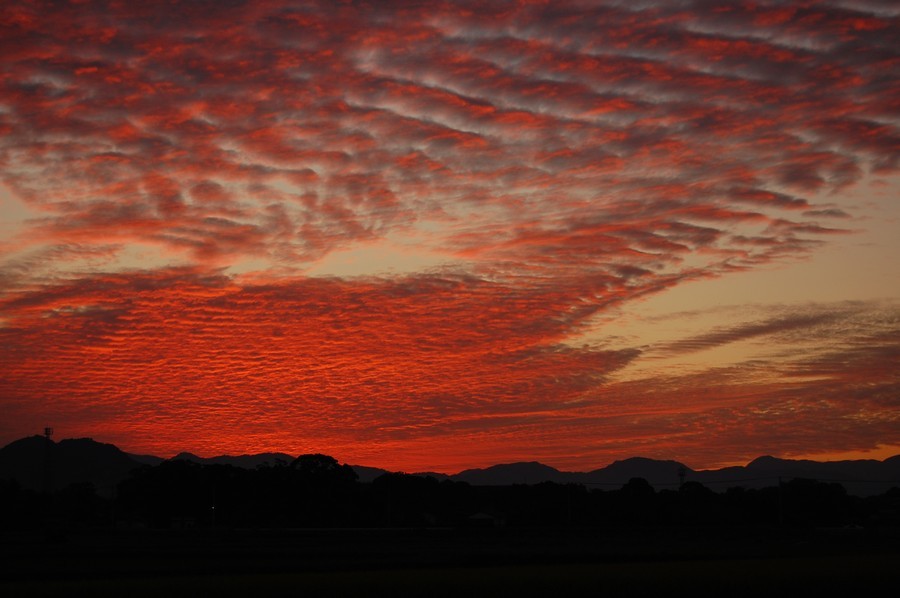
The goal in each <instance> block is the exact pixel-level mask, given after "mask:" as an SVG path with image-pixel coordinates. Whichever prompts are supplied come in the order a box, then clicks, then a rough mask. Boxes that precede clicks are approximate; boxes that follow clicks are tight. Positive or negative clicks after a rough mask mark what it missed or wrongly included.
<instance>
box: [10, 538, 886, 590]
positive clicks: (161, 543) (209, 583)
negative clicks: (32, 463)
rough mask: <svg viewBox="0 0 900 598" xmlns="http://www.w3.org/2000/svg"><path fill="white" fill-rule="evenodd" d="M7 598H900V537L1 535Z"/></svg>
mask: <svg viewBox="0 0 900 598" xmlns="http://www.w3.org/2000/svg"><path fill="white" fill-rule="evenodd" d="M0 557H2V564H0V594H2V595H3V596H54V597H59V596H77V595H83V596H129V597H133V598H138V597H141V596H163V597H164V598H169V597H174V596H261V595H279V596H280V595H288V596H294V595H296V596H345V595H355V596H488V595H491V596H496V595H499V596H546V595H551V596H552V595H555V596H568V595H579V596H584V595H587V596H595V595H597V596H599V595H605V596H673V595H675V596H759V595H761V594H768V595H772V596H780V595H792V594H793V595H797V594H801V595H810V594H812V593H819V592H821V593H827V594H829V595H835V592H840V593H844V592H846V593H852V594H853V595H854V596H868V595H874V594H875V592H879V593H880V592H882V591H883V592H884V593H885V595H893V592H894V591H895V590H896V588H897V587H900V531H898V530H894V529H884V528H881V529H878V530H863V529H818V530H816V529H782V528H764V527H755V528H746V527H744V528H720V527H718V528H672V527H667V528H639V529H635V528H630V529H609V528H607V529H583V528H582V529H568V528H552V529H513V528H500V529H412V530H407V529H328V530H277V531H275V530H273V531H267V530H180V531H179V530H152V531H151V530H137V531H125V530H105V531H104V530H94V531H91V530H81V531H68V532H66V533H62V532H59V531H54V532H51V533H47V532H22V533H14V534H13V533H4V534H0Z"/></svg>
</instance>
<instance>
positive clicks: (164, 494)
mask: <svg viewBox="0 0 900 598" xmlns="http://www.w3.org/2000/svg"><path fill="white" fill-rule="evenodd" d="M0 518H2V519H0V521H2V526H3V528H4V529H28V528H35V527H38V526H41V525H46V524H47V522H48V521H49V522H52V523H57V524H65V525H76V526H93V527H133V528H162V529H165V528H169V529H171V528H309V527H314V528H319V527H324V528H331V527H435V526H440V527H446V526H449V527H496V526H511V527H529V526H581V527H592V526H593V527H596V526H605V527H610V526H612V527H615V526H679V525H681V526H683V525H693V526H715V525H734V526H757V525H784V526H817V527H818V526H826V527H845V526H861V527H871V526H896V525H898V524H900V488H896V487H895V488H892V489H891V490H889V491H887V492H885V493H883V494H881V495H877V496H871V497H865V498H863V497H858V496H851V495H848V494H847V492H846V490H845V489H844V487H843V486H841V485H840V484H837V483H827V482H820V481H815V480H808V479H793V480H790V481H787V482H785V483H783V484H778V485H777V486H772V487H768V488H762V489H745V488H741V487H735V488H729V489H728V490H727V491H725V492H722V493H717V492H714V491H712V490H711V489H709V488H707V487H705V486H703V485H702V484H700V483H698V482H692V481H688V482H685V483H683V484H682V485H681V486H680V487H679V488H674V489H663V490H659V491H657V490H655V489H654V488H653V486H651V485H650V484H649V483H648V482H647V481H646V480H644V479H643V478H633V479H631V480H630V481H629V482H628V483H627V484H625V485H624V486H622V487H621V488H619V489H612V490H610V489H598V488H589V487H587V486H584V485H581V484H559V483H554V482H543V483H540V484H534V485H525V484H521V485H510V486H473V485H470V484H468V483H466V482H460V481H452V480H441V481H439V480H437V479H435V478H433V477H427V476H424V477H423V476H419V475H410V474H403V473H386V474H384V475H381V476H379V477H378V478H376V479H375V480H374V481H372V482H371V483H361V482H359V481H358V479H357V475H356V473H355V472H354V470H353V469H352V468H351V467H350V466H348V465H341V464H339V463H338V462H337V461H336V460H335V459H334V458H332V457H329V456H327V455H321V454H315V455H302V456H300V457H298V458H297V459H295V460H294V461H292V462H290V463H287V462H278V463H276V464H274V465H272V464H265V465H262V466H259V467H257V468H255V469H245V468H240V467H236V466H233V465H221V464H199V463H195V462H192V461H187V460H173V461H165V462H163V463H160V464H159V465H155V466H149V465H146V466H143V467H140V468H137V469H135V470H134V471H132V472H131V474H130V476H129V477H128V478H127V479H125V480H123V481H121V482H120V483H118V484H117V485H116V487H115V488H114V492H112V493H111V496H108V497H107V496H101V494H98V489H97V488H95V487H94V486H93V485H92V484H90V483H82V484H72V485H70V486H68V487H66V488H64V489H62V490H60V491H58V492H54V493H48V492H38V491H35V490H30V489H27V488H24V487H22V486H21V485H20V484H19V483H18V482H16V481H15V480H0Z"/></svg>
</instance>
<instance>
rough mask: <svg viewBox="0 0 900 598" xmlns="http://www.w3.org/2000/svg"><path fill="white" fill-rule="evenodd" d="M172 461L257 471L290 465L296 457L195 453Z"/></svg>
mask: <svg viewBox="0 0 900 598" xmlns="http://www.w3.org/2000/svg"><path fill="white" fill-rule="evenodd" d="M169 460H170V461H193V462H194V463H200V464H203V465H233V466H235V467H242V468H244V469H255V468H257V467H261V466H266V465H268V466H270V467H272V466H275V465H277V464H279V463H283V464H285V465H288V464H290V462H291V461H293V460H294V457H292V456H290V455H288V454H287V453H259V454H256V455H236V456H232V455H219V456H218V457H198V456H197V455H195V454H193V453H184V452H183V453H178V454H177V455H175V456H174V457H172V458H171V459H169Z"/></svg>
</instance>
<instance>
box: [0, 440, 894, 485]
mask: <svg viewBox="0 0 900 598" xmlns="http://www.w3.org/2000/svg"><path fill="white" fill-rule="evenodd" d="M165 460H166V459H162V458H160V457H154V456H152V455H131V454H129V453H126V452H124V451H122V450H120V449H119V448H118V447H116V446H114V445H112V444H105V443H100V442H96V441H94V440H92V439H90V438H79V439H68V440H61V441H60V442H58V443H57V442H53V441H52V440H48V439H47V438H44V437H43V436H31V437H28V438H22V439H20V440H16V441H14V442H11V443H10V444H8V445H6V446H5V447H3V448H2V449H0V479H16V480H17V481H18V482H19V483H20V484H22V485H23V486H26V487H29V488H33V489H36V490H42V489H45V488H49V489H51V490H54V491H55V490H59V489H61V488H64V487H66V486H68V485H69V484H72V483H79V482H90V483H93V484H94V486H95V487H96V488H97V489H98V492H101V494H108V493H109V492H111V491H112V488H113V487H114V486H115V484H116V483H117V482H119V481H121V480H122V479H124V478H125V477H127V476H128V474H129V473H130V472H131V471H132V470H134V469H136V468H139V467H143V466H148V465H150V466H152V465H158V464H159V463H162V462H163V461H165ZM171 460H186V461H194V462H196V463H203V464H218V465H233V466H235V467H243V468H250V469H252V468H256V467H260V466H265V465H268V466H275V465H278V464H279V463H283V464H290V463H291V462H292V461H293V460H294V457H292V456H291V455H288V454H286V453H260V454H255V455H237V456H231V455H221V456H217V457H210V458H203V457H198V456H197V455H194V454H191V453H186V452H185V453H179V454H178V455H176V456H175V457H173V458H172V459H171ZM48 464H49V466H48ZM351 467H353V469H354V471H356V473H357V475H358V476H359V481H360V482H363V483H367V482H371V481H372V480H374V479H375V478H377V477H378V476H380V475H383V474H385V473H390V472H389V471H388V470H385V469H381V468H377V467H366V466H362V465H353V466H351ZM414 475H420V476H426V475H430V476H432V477H435V478H437V479H439V480H452V481H457V482H466V483H469V484H472V485H475V486H503V485H513V484H539V483H542V482H554V483H558V484H568V483H574V484H584V485H587V486H588V487H594V488H599V489H604V490H613V489H616V488H619V487H621V486H622V485H624V484H625V483H627V482H628V481H629V480H630V479H632V478H643V479H645V480H647V481H648V482H650V484H651V485H653V486H654V487H655V488H656V489H657V490H660V489H665V488H669V489H677V488H678V487H679V485H680V484H681V482H682V480H683V481H685V482H699V483H701V484H703V485H704V486H708V487H709V488H711V489H713V490H716V491H723V490H725V489H727V488H730V487H734V486H742V487H745V488H763V487H766V486H774V485H777V484H778V482H779V479H780V480H782V481H787V480H790V479H793V478H809V479H816V480H820V481H826V482H838V483H841V484H843V485H844V487H845V488H846V489H847V491H848V492H849V493H850V494H856V495H859V496H869V495H873V494H880V493H882V492H885V491H886V490H888V489H889V488H891V487H893V486H898V487H900V455H896V456H894V457H890V458H888V459H885V460H884V461H877V460H874V459H863V460H852V461H828V462H819V461H809V460H792V459H779V458H777V457H772V456H763V457H759V458H757V459H754V460H753V461H751V462H750V463H748V464H747V465H745V466H736V467H725V468H722V469H716V470H702V471H695V470H693V469H691V468H690V467H688V466H686V465H684V464H683V463H679V462H678V461H663V460H656V459H648V458H644V457H632V458H630V459H624V460H620V461H615V462H613V463H611V464H610V465H608V466H606V467H601V468H599V469H595V470H592V471H588V472H567V471H560V470H558V469H556V468H554V467H551V466H549V465H545V464H543V463H539V462H537V461H529V462H517V463H505V464H499V465H494V466H491V467H487V468H483V469H467V470H464V471H461V472H459V473H457V474H454V475H447V474H442V473H433V472H425V473H416V474H414Z"/></svg>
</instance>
